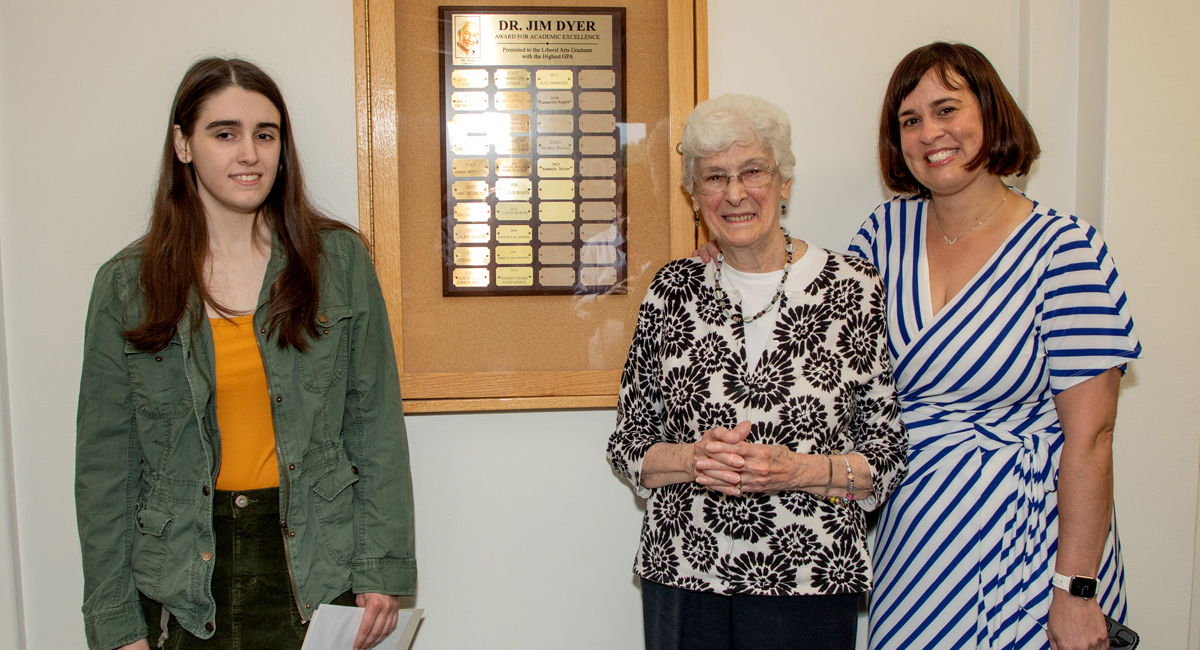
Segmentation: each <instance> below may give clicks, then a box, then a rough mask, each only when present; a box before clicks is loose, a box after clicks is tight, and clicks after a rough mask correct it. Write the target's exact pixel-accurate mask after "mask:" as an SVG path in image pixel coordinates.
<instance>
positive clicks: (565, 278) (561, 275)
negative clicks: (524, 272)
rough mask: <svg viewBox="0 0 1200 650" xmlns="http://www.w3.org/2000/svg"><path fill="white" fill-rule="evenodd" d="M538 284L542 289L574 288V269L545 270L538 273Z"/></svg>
mask: <svg viewBox="0 0 1200 650" xmlns="http://www.w3.org/2000/svg"><path fill="white" fill-rule="evenodd" d="M538 284H540V285H542V286H543V287H573V286H575V269H573V268H571V267H567V268H553V267H551V268H546V269H541V270H539V271H538Z"/></svg>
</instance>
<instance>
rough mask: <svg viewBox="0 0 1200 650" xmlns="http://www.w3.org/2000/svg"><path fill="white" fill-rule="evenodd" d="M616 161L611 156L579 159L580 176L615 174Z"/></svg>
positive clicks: (609, 175)
mask: <svg viewBox="0 0 1200 650" xmlns="http://www.w3.org/2000/svg"><path fill="white" fill-rule="evenodd" d="M616 173H617V161H615V160H613V159H612V158H584V159H583V160H580V161H579V175H580V176H608V177H610V178H611V177H612V176H615V175H616Z"/></svg>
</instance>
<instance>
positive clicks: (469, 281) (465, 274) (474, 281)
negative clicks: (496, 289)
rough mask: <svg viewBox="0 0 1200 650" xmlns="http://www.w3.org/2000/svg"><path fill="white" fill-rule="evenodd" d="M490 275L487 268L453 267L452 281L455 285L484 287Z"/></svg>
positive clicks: (487, 283)
mask: <svg viewBox="0 0 1200 650" xmlns="http://www.w3.org/2000/svg"><path fill="white" fill-rule="evenodd" d="M490 277H491V274H489V273H488V270H487V269H471V268H467V269H454V274H453V282H454V286H456V287H464V288H465V287H486V286H488V285H489V284H490V282H489V280H490Z"/></svg>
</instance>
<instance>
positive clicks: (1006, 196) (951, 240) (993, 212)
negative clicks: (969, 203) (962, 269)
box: [931, 188, 1011, 246]
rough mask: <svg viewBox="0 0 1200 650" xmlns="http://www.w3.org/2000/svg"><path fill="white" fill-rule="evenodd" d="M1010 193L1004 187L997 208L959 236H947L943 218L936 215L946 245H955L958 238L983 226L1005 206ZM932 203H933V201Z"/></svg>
mask: <svg viewBox="0 0 1200 650" xmlns="http://www.w3.org/2000/svg"><path fill="white" fill-rule="evenodd" d="M1009 194H1011V192H1009V191H1008V188H1004V198H1002V199H1000V203H999V204H998V205H997V206H996V207H995V208H993V209H992V211H991V212H989V213H988V215H987V216H986V217H984V218H982V219H980V220H979V221H977V222H975V225H974V226H971V229H970V230H968V231H967V232H964V233H963V234H961V235H959V236H957V237H954V238H951V237H947V236H946V228H945V226H943V225H942V220H941V218H939V217H938V216H937V215H934V219H937V222H938V227H939V228H941V229H942V239H944V240H945V241H946V245H947V246H953V245H954V242H956V241H958V240H960V239H962V238H963V237H966V236H967V235H969V234H971V233H972V232H974V230H975V229H976V228H978V227H980V226H982V225H983V222H985V221H987V220H988V219H991V218H992V215H993V214H996V213H997V212H999V211H1000V207H1001V206H1003V205H1004V202H1005V201H1007V200H1008V195H1009ZM931 205H932V203H931Z"/></svg>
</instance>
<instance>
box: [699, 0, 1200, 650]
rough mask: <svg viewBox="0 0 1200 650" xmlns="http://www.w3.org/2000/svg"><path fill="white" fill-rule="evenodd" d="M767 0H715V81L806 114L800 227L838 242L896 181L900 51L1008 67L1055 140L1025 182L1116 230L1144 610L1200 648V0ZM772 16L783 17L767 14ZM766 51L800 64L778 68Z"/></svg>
mask: <svg viewBox="0 0 1200 650" xmlns="http://www.w3.org/2000/svg"><path fill="white" fill-rule="evenodd" d="M753 6H754V11H753V12H750V11H746V4H745V3H744V2H739V1H738V0H709V12H710V16H709V24H710V26H712V27H711V28H710V38H709V47H710V70H711V78H710V89H711V94H712V95H714V96H715V95H718V94H721V93H724V92H745V93H752V94H758V95H762V96H764V97H767V98H768V99H771V100H772V101H775V102H776V103H778V104H780V105H781V106H783V107H784V108H785V109H787V111H788V113H789V114H790V115H791V118H792V125H793V139H794V142H795V148H796V154H797V157H798V158H799V162H798V164H797V167H796V169H797V171H796V181H795V185H794V188H795V189H796V190H798V192H793V195H792V196H793V200H792V201H791V203H792V207H793V209H792V210H789V216H788V220H789V221H790V222H791V223H790V224H789V225H790V226H791V228H792V232H793V233H799V234H800V235H801V236H802V237H805V238H807V239H810V240H811V241H814V242H815V243H817V244H819V245H822V246H828V247H831V248H834V249H838V250H844V249H845V247H846V244H847V242H848V241H849V239H850V236H851V235H852V234H853V233H854V232H855V231H856V230H857V228H858V226H859V224H860V223H861V222H862V220H863V219H864V218H865V217H866V216H867V215H868V214H869V213H870V211H871V210H872V209H873V208H874V207H875V205H876V204H878V203H879V202H881V201H882V200H884V199H886V198H887V197H889V196H890V193H888V192H887V191H886V190H884V189H883V188H882V187H881V184H880V182H879V180H878V172H877V171H876V169H877V164H878V163H877V162H876V158H875V150H874V146H875V137H876V133H877V129H878V119H879V115H878V111H879V105H880V101H881V98H882V93H883V90H884V88H885V86H886V83H887V79H888V77H889V75H890V74H891V70H892V68H893V67H894V66H895V64H896V63H897V62H898V61H899V60H900V58H901V57H902V56H903V55H904V54H905V53H907V52H908V51H910V50H912V49H913V48H915V47H918V46H920V45H924V44H926V43H928V42H930V41H933V40H939V39H942V40H957V41H964V42H967V43H970V44H972V45H974V46H976V47H978V48H979V49H980V50H982V51H983V52H984V54H986V55H987V56H988V57H989V58H990V59H991V61H992V62H993V64H995V65H996V68H997V69H998V70H999V72H1000V75H1001V77H1003V78H1004V80H1005V83H1006V84H1008V87H1009V89H1010V90H1012V91H1014V94H1015V95H1016V96H1017V99H1018V102H1019V103H1020V104H1021V106H1022V107H1023V108H1024V109H1025V110H1026V111H1027V114H1028V115H1029V117H1030V120H1031V121H1032V123H1033V126H1034V128H1035V129H1036V131H1037V133H1038V137H1039V139H1040V142H1041V144H1042V147H1043V154H1042V158H1041V160H1040V161H1039V162H1038V163H1037V165H1036V166H1035V168H1034V170H1033V172H1032V173H1031V174H1030V177H1029V178H1028V179H1027V180H1022V181H1019V184H1020V185H1023V186H1025V187H1026V189H1027V191H1028V192H1029V194H1030V196H1032V197H1033V198H1036V199H1038V200H1040V201H1042V202H1044V203H1046V204H1047V205H1051V206H1054V207H1056V208H1058V209H1060V210H1063V211H1069V212H1076V213H1078V214H1079V216H1081V217H1084V218H1085V219H1088V220H1089V221H1091V222H1092V223H1094V224H1096V225H1098V226H1101V227H1102V228H1103V231H1104V233H1105V237H1106V238H1107V241H1108V243H1109V245H1110V247H1111V249H1112V250H1113V251H1114V256H1115V258H1116V260H1117V266H1118V269H1119V270H1120V272H1121V277H1122V279H1123V281H1124V283H1125V288H1126V290H1127V292H1128V294H1129V296H1130V302H1131V306H1132V310H1133V315H1134V321H1135V323H1136V325H1137V329H1138V334H1139V335H1140V336H1141V339H1142V343H1143V345H1144V346H1145V349H1146V357H1145V359H1143V360H1139V361H1137V362H1134V363H1133V364H1131V370H1130V372H1129V374H1128V375H1127V377H1126V379H1125V381H1124V382H1123V385H1122V393H1121V403H1120V405H1121V410H1120V416H1119V419H1118V422H1117V434H1116V436H1117V437H1116V443H1115V454H1116V461H1115V464H1116V470H1115V473H1116V501H1117V512H1118V517H1119V520H1120V525H1121V538H1122V541H1123V543H1124V551H1125V562H1126V572H1127V577H1128V582H1127V584H1128V590H1129V600H1130V625H1131V626H1132V627H1133V628H1134V629H1136V630H1138V631H1139V632H1140V633H1141V634H1142V637H1143V638H1144V639H1145V643H1144V644H1143V647H1147V648H1183V647H1191V648H1200V602H1198V601H1197V599H1196V594H1195V593H1194V590H1195V589H1200V571H1197V566H1196V561H1195V560H1196V557H1197V552H1198V550H1197V549H1200V539H1198V538H1197V534H1196V525H1197V491H1198V489H1200V482H1198V479H1197V472H1198V469H1200V435H1197V434H1198V433H1200V406H1198V404H1200V402H1198V401H1197V400H1196V397H1195V396H1196V395H1197V394H1200V371H1198V370H1197V368H1198V366H1200V344H1198V343H1197V341H1196V334H1197V332H1200V328H1198V327H1197V324H1198V323H1200V307H1198V306H1197V304H1196V296H1198V295H1200V255H1198V254H1197V253H1196V249H1195V246H1196V242H1197V241H1200V214H1198V211H1197V209H1196V208H1195V201H1194V197H1193V196H1191V190H1192V189H1193V187H1194V186H1195V184H1196V173H1197V170H1198V169H1200V159H1198V158H1200V126H1198V124H1200V122H1198V121H1197V119H1196V117H1195V111H1196V107H1197V106H1198V105H1200V47H1197V42H1200V6H1198V5H1197V4H1196V3H1195V2H1194V0H1154V1H1147V0H1141V1H1136V0H1111V1H1110V0H1005V1H985V0H977V1H972V2H957V3H945V2H936V1H933V0H905V1H903V2H896V1H894V0H859V1H857V2H854V3H824V2H791V1H787V0H760V1H759V2H756V3H754V5H753ZM760 14H763V15H769V16H771V20H769V21H762V20H758V19H757V16H758V15H760ZM747 43H769V44H771V45H770V47H769V48H768V49H766V50H763V49H762V48H754V47H746V44H747ZM764 52H765V53H766V54H767V55H768V56H769V57H770V59H772V60H777V61H782V62H786V63H785V65H784V66H776V65H770V64H767V65H764V64H763V63H762V57H763V56H764ZM797 197H799V198H797ZM1148 480H1149V482H1150V483H1152V484H1153V486H1152V487H1149V489H1147V487H1148V486H1147V481H1148ZM1194 584H1195V587H1194V586H1193V585H1194ZM1189 617H1191V620H1190V627H1189ZM1189 640H1190V643H1191V645H1190V646H1188V645H1187V644H1188V643H1189Z"/></svg>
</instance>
